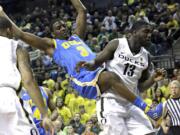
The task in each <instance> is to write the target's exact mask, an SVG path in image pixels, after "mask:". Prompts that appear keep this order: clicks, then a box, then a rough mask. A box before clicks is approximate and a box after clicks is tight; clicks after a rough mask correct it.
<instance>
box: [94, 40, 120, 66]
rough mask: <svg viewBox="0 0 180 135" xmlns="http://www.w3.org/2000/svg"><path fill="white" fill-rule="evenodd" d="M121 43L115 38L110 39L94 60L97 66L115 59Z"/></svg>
mask: <svg viewBox="0 0 180 135" xmlns="http://www.w3.org/2000/svg"><path fill="white" fill-rule="evenodd" d="M118 44H119V40H117V39H115V40H112V41H110V42H109V43H108V44H107V45H106V47H105V48H104V49H103V50H102V51H101V52H100V53H99V54H98V55H97V56H96V58H95V60H94V62H95V65H96V66H100V65H102V64H103V63H104V62H106V61H108V60H111V59H113V57H114V52H115V51H116V49H117V47H118Z"/></svg>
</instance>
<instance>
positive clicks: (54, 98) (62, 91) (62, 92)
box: [53, 89, 65, 103]
mask: <svg viewBox="0 0 180 135" xmlns="http://www.w3.org/2000/svg"><path fill="white" fill-rule="evenodd" d="M64 95H65V91H64V90H63V89H61V90H59V91H55V92H54V93H53V102H54V103H55V102H56V98H57V97H64Z"/></svg>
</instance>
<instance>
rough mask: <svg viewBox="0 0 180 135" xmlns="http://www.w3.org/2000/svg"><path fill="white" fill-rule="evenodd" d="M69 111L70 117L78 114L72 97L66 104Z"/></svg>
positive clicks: (76, 104)
mask: <svg viewBox="0 0 180 135" xmlns="http://www.w3.org/2000/svg"><path fill="white" fill-rule="evenodd" d="M68 107H69V109H70V110H71V113H72V115H74V114H76V113H78V112H79V107H78V103H77V100H76V98H75V97H72V98H71V99H70V100H69V104H68Z"/></svg>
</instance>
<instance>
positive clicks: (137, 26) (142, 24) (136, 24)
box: [131, 20, 150, 31]
mask: <svg viewBox="0 0 180 135" xmlns="http://www.w3.org/2000/svg"><path fill="white" fill-rule="evenodd" d="M145 26H150V24H149V23H147V22H145V21H143V20H139V21H136V22H134V24H133V26H132V28H131V31H136V30H139V29H141V28H143V27H145Z"/></svg>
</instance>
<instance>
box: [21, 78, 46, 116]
mask: <svg viewBox="0 0 180 135" xmlns="http://www.w3.org/2000/svg"><path fill="white" fill-rule="evenodd" d="M23 85H24V87H25V88H26V90H27V92H28V94H29V95H30V97H31V99H32V101H33V103H35V105H36V106H37V107H38V109H39V110H40V113H41V114H42V116H43V117H46V116H48V108H47V107H46V106H45V104H44V100H43V97H42V94H41V92H40V89H39V87H38V85H37V83H36V81H35V80H34V79H33V80H29V81H28V80H27V81H25V82H24V83H23Z"/></svg>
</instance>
